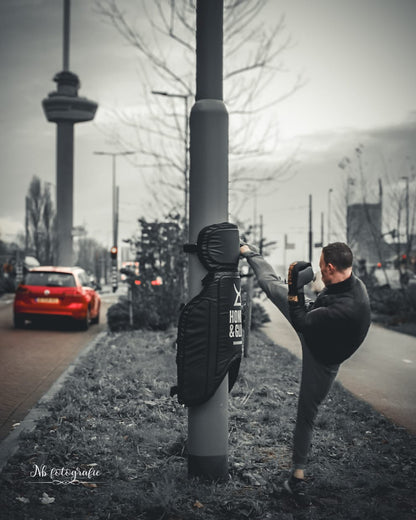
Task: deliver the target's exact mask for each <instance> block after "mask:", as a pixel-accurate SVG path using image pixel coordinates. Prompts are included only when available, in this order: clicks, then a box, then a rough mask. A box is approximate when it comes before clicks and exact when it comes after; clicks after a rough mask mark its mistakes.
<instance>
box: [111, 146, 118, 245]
mask: <svg viewBox="0 0 416 520" xmlns="http://www.w3.org/2000/svg"><path fill="white" fill-rule="evenodd" d="M112 159H113V161H112V163H113V164H112V186H113V187H112V199H113V204H112V206H113V207H112V215H113V217H112V221H113V246H115V247H117V237H116V197H117V194H116V154H112Z"/></svg>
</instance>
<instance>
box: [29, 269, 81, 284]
mask: <svg viewBox="0 0 416 520" xmlns="http://www.w3.org/2000/svg"><path fill="white" fill-rule="evenodd" d="M25 284H26V285H44V286H47V287H75V286H76V283H75V278H74V276H73V275H72V274H71V273H50V272H42V271H37V272H33V273H27V275H26V278H25Z"/></svg>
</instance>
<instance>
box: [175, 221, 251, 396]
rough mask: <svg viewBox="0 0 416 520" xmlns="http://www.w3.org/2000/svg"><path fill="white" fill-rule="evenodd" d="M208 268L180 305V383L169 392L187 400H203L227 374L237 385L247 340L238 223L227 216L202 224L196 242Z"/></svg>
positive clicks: (196, 249)
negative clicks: (191, 294) (195, 291)
mask: <svg viewBox="0 0 416 520" xmlns="http://www.w3.org/2000/svg"><path fill="white" fill-rule="evenodd" d="M186 250H187V251H188V252H191V251H192V250H193V251H195V252H196V253H197V254H198V258H199V260H200V261H201V263H202V264H203V265H204V267H205V268H206V269H207V270H208V274H207V275H206V277H205V278H204V279H203V281H202V285H203V288H202V290H201V292H200V293H199V294H198V295H197V296H195V297H194V298H192V300H191V301H190V302H188V303H187V304H186V305H185V307H184V308H183V309H182V311H181V314H180V317H179V324H178V337H177V356H176V363H177V377H178V381H177V382H178V384H177V386H175V387H173V388H172V390H171V395H175V394H177V395H178V401H179V403H181V404H184V405H185V406H196V405H201V404H203V403H204V402H206V401H208V399H210V397H212V396H213V395H214V393H215V391H216V390H217V388H218V387H219V385H220V384H221V382H222V381H223V379H224V377H225V375H226V374H227V372H228V374H229V390H231V388H232V387H233V385H234V383H235V381H236V379H237V375H238V371H239V367H240V361H241V353H242V346H243V331H242V313H241V284H240V276H239V274H238V270H237V268H238V259H239V255H240V247H239V234H238V228H237V226H235V225H234V224H230V223H228V222H224V223H221V224H214V225H211V226H207V227H205V228H203V229H202V230H201V231H200V233H199V235H198V241H197V244H196V247H194V248H192V247H189V246H188V247H187V248H186Z"/></svg>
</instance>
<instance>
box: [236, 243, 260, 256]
mask: <svg viewBox="0 0 416 520" xmlns="http://www.w3.org/2000/svg"><path fill="white" fill-rule="evenodd" d="M240 254H241V256H244V257H248V256H257V255H258V254H259V252H258V249H257V247H256V246H252V245H250V244H246V243H245V242H240Z"/></svg>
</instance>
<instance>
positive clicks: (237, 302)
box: [233, 284, 241, 307]
mask: <svg viewBox="0 0 416 520" xmlns="http://www.w3.org/2000/svg"><path fill="white" fill-rule="evenodd" d="M233 285H234V291H235V294H236V296H235V300H234V307H241V288H240V289H237V287H236V285H235V284H233Z"/></svg>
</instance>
